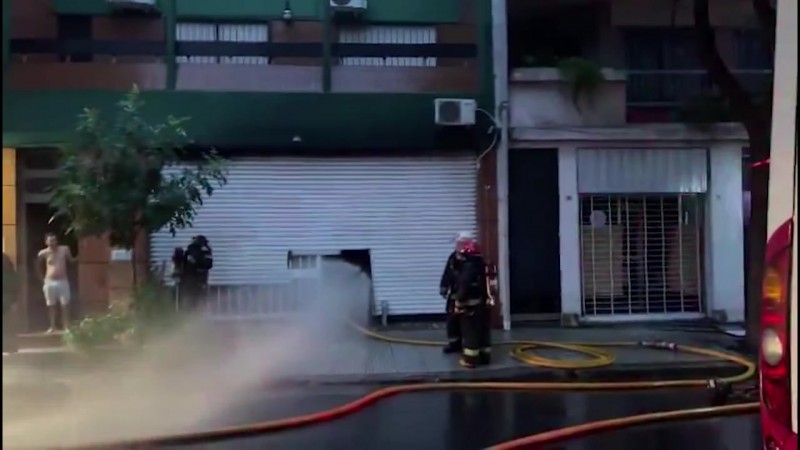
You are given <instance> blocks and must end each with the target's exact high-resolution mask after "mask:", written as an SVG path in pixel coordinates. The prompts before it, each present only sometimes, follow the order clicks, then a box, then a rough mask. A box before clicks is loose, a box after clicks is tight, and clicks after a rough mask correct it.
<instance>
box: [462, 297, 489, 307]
mask: <svg viewBox="0 0 800 450" xmlns="http://www.w3.org/2000/svg"><path fill="white" fill-rule="evenodd" d="M481 303H483V299H480V298H474V299H472V300H465V301H463V302H459V301H456V306H457V307H459V308H469V307H471V306H478V305H480V304H481Z"/></svg>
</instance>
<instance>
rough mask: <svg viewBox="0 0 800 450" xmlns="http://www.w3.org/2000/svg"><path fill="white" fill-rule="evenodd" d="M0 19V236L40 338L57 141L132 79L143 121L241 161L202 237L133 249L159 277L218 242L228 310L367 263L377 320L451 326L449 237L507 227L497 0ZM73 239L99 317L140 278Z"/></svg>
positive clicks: (223, 304)
mask: <svg viewBox="0 0 800 450" xmlns="http://www.w3.org/2000/svg"><path fill="white" fill-rule="evenodd" d="M3 8H4V11H3V17H4V20H5V21H6V22H5V23H4V27H3V43H4V52H3V55H4V71H3V82H4V83H3V90H4V92H3V242H4V252H6V253H7V254H9V256H10V257H11V258H12V260H13V261H14V262H15V263H16V264H17V266H18V270H19V272H20V274H21V276H22V277H23V278H24V279H26V280H28V281H29V282H27V283H23V287H22V289H23V296H24V305H25V307H24V308H23V310H24V311H23V316H24V317H23V318H22V319H23V321H24V323H26V324H27V325H28V327H29V328H30V329H32V330H33V329H36V328H37V327H39V328H40V327H41V325H42V321H43V320H44V315H43V313H44V311H43V308H44V303H43V300H42V299H41V298H39V297H40V289H38V288H37V287H36V283H35V280H33V278H32V277H31V273H32V270H33V264H34V256H35V254H36V251H37V250H38V249H39V246H40V242H41V237H42V235H43V233H44V231H46V230H52V231H60V230H53V227H58V224H55V225H54V224H48V222H47V220H48V218H49V215H50V214H49V213H50V211H49V209H48V205H47V201H48V194H47V190H48V187H49V186H51V185H52V183H53V180H54V177H55V175H56V173H55V171H56V162H55V161H56V159H57V154H58V148H59V147H60V146H62V145H64V144H65V143H67V142H68V141H69V139H70V135H71V132H72V130H73V129H74V124H75V121H76V117H77V115H78V113H79V112H80V111H81V110H82V109H83V108H85V107H97V108H100V109H101V110H107V109H109V108H110V107H111V106H112V105H113V103H114V102H115V101H117V100H118V99H119V98H120V96H121V95H122V94H123V93H124V91H126V90H128V89H130V88H131V86H132V85H133V84H136V85H138V87H139V88H140V89H141V91H142V95H143V98H144V100H145V101H146V114H147V115H148V116H149V117H152V118H153V119H154V120H160V119H163V118H165V117H166V116H167V115H173V116H179V117H180V116H185V117H189V118H190V122H189V125H188V132H189V134H190V136H191V137H192V139H193V140H194V142H195V144H196V145H197V146H198V147H208V146H213V147H215V148H217V149H219V150H220V151H221V152H223V153H224V154H225V155H226V156H228V157H229V159H230V165H229V174H228V184H227V185H226V186H225V187H224V188H222V189H220V190H219V191H217V193H215V195H214V196H213V197H212V198H211V199H210V200H209V201H207V202H206V204H205V205H204V206H203V207H202V209H201V210H200V212H199V214H198V217H197V219H196V221H195V226H194V228H193V229H190V230H183V231H180V232H179V233H178V234H177V236H176V237H174V238H173V237H172V236H170V235H169V234H168V233H156V234H154V235H153V236H149V237H148V239H142V242H141V245H139V246H137V252H135V254H137V255H139V256H140V257H141V258H142V259H141V260H140V261H137V264H141V265H142V266H146V265H148V264H156V265H158V264H161V263H163V262H165V261H167V260H168V259H169V256H170V254H171V251H172V248H174V247H175V246H180V245H186V243H188V240H189V237H190V236H192V235H194V234H203V235H205V236H207V237H208V239H209V240H210V241H211V243H212V246H213V247H214V251H215V268H214V270H213V271H212V275H211V284H212V292H213V295H212V296H213V298H214V300H213V301H214V314H216V315H218V316H220V317H240V316H253V315H259V314H270V313H272V312H273V311H272V310H271V308H273V306H274V305H273V304H280V303H281V301H282V300H280V298H279V297H281V296H282V295H285V292H286V290H287V289H289V288H288V287H286V286H288V285H292V284H293V283H295V284H296V283H300V284H302V278H303V277H305V276H309V274H312V275H313V273H315V271H317V272H318V270H319V265H320V264H321V263H322V262H323V261H325V260H326V259H327V258H331V257H346V259H350V260H354V261H361V262H360V264H362V267H364V268H365V270H368V271H369V273H370V275H371V278H372V282H373V288H372V291H373V292H372V294H371V301H370V303H371V304H370V305H364V308H365V310H366V309H371V310H372V311H373V312H375V313H378V312H384V313H387V314H390V315H417V314H439V313H441V312H442V308H443V302H442V300H441V299H440V298H439V297H438V277H439V275H440V272H441V268H442V265H443V262H444V260H445V259H446V258H447V256H448V254H449V252H450V251H451V248H452V239H453V236H454V235H455V233H456V232H458V231H464V230H479V231H480V232H481V234H482V235H486V236H489V235H495V234H496V231H495V230H494V229H493V228H492V227H494V224H495V222H496V220H495V218H496V211H495V209H494V208H493V207H491V206H487V202H490V203H491V195H493V192H494V191H493V182H494V172H493V169H492V164H491V160H490V158H487V157H486V156H485V155H483V153H485V152H484V150H485V149H486V148H488V147H489V146H490V145H491V143H492V138H493V134H492V133H493V132H494V129H493V127H492V125H493V119H492V117H491V116H492V114H491V113H487V112H488V111H492V110H493V109H494V99H493V84H492V63H491V59H492V54H491V47H492V34H491V31H492V30H491V24H490V20H491V4H490V1H489V0H466V1H462V0H439V1H435V2H432V1H426V0H406V1H403V2H397V1H394V0H369V2H366V1H358V0H350V1H340V0H287V1H285V2H279V1H273V2H264V1H260V0H237V1H236V2H226V1H222V0H158V1H146V0H139V1H135V0H129V1H123V2H120V1H113V2H112V1H105V0H85V1H65V0H4V2H3ZM437 99H445V101H443V102H442V101H440V102H438V103H437ZM446 99H451V100H450V101H447V100H446ZM448 124H451V125H448ZM452 124H456V125H455V126H453V125H452ZM484 211H486V214H483V212H484ZM71 245H73V246H74V247H75V251H76V252H77V253H78V254H79V259H80V262H79V264H78V266H77V269H76V273H75V274H73V278H74V280H75V283H74V285H75V289H76V293H75V298H77V299H79V302H78V303H79V305H78V307H79V308H80V313H82V314H88V313H94V312H99V311H103V310H105V308H106V307H107V306H108V305H109V302H110V301H112V300H113V298H114V296H115V295H116V294H115V289H117V288H122V287H124V286H125V285H126V284H129V283H130V275H129V274H126V273H124V270H122V269H120V268H119V267H118V265H117V264H115V261H113V260H112V259H113V258H112V253H113V252H112V251H111V249H110V248H109V246H108V244H107V242H105V241H104V240H103V239H101V238H83V239H80V240H77V241H75V242H71ZM113 254H117V253H113ZM298 280H299V281H298ZM275 286H279V287H280V286H283V287H281V288H280V289H278V290H277V291H276V290H275ZM270 289H271V290H270ZM278 291H280V292H283V293H275V292H278ZM270 292H272V293H273V294H274V295H273V294H270ZM273 297H274V299H273V300H269V301H266V300H263V299H265V298H273ZM265 301H266V302H267V303H269V304H266V303H265Z"/></svg>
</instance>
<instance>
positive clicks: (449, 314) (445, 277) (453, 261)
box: [439, 231, 474, 353]
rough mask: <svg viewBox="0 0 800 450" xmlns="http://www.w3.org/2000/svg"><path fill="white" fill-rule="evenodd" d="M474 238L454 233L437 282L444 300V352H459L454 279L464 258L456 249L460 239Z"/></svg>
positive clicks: (458, 323) (467, 233) (467, 234)
mask: <svg viewBox="0 0 800 450" xmlns="http://www.w3.org/2000/svg"><path fill="white" fill-rule="evenodd" d="M471 239H474V237H473V234H472V233H470V232H467V231H462V232H460V233H458V234H457V235H456V239H455V247H456V250H453V253H450V256H448V257H447V264H445V266H444V272H443V273H442V279H441V281H440V282H439V295H441V296H442V298H444V299H445V300H446V306H445V325H446V328H447V345H446V346H445V347H444V349H443V350H442V351H443V352H444V353H460V352H461V315H460V314H458V313H456V310H455V309H456V304H455V289H454V288H455V281H456V274H457V273H458V267H459V265H460V264H461V261H462V260H463V259H464V258H463V255H461V254H460V253H459V252H458V251H457V249H458V247H459V245H460V243H461V242H462V241H465V240H471Z"/></svg>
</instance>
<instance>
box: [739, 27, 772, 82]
mask: <svg viewBox="0 0 800 450" xmlns="http://www.w3.org/2000/svg"><path fill="white" fill-rule="evenodd" d="M762 34H763V32H762V31H761V30H759V29H755V30H751V29H748V30H737V31H736V34H735V38H734V40H735V42H736V67H735V69H736V70H737V71H739V73H738V74H737V78H738V79H739V81H741V83H742V85H743V86H744V87H745V89H747V90H748V91H749V92H750V93H751V94H754V95H757V96H761V95H765V94H766V95H769V94H770V86H771V84H772V64H773V60H772V54H771V52H769V51H768V50H767V48H766V47H765V46H764V36H763V35H762Z"/></svg>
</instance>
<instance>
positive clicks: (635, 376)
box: [268, 362, 742, 387]
mask: <svg viewBox="0 0 800 450" xmlns="http://www.w3.org/2000/svg"><path fill="white" fill-rule="evenodd" d="M741 372H742V368H741V367H740V366H737V365H734V364H729V363H726V362H687V363H681V364H668V363H658V364H625V365H619V364H618V365H615V366H614V367H609V368H599V369H589V370H582V371H567V370H549V369H536V368H531V367H526V366H519V367H502V368H496V369H492V368H486V369H475V370H466V369H463V370H453V371H447V372H428V373H390V374H387V373H382V374H368V375H310V376H303V375H299V376H295V377H293V378H292V379H284V380H276V381H275V382H273V383H269V384H268V386H269V387H276V386H280V387H283V386H286V387H303V386H337V385H340V386H347V385H384V386H392V385H399V384H413V383H444V382H570V381H574V382H579V381H580V382H625V381H648V380H650V381H658V380H678V379H708V380H714V379H718V378H725V377H729V376H733V375H736V374H739V373H741Z"/></svg>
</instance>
